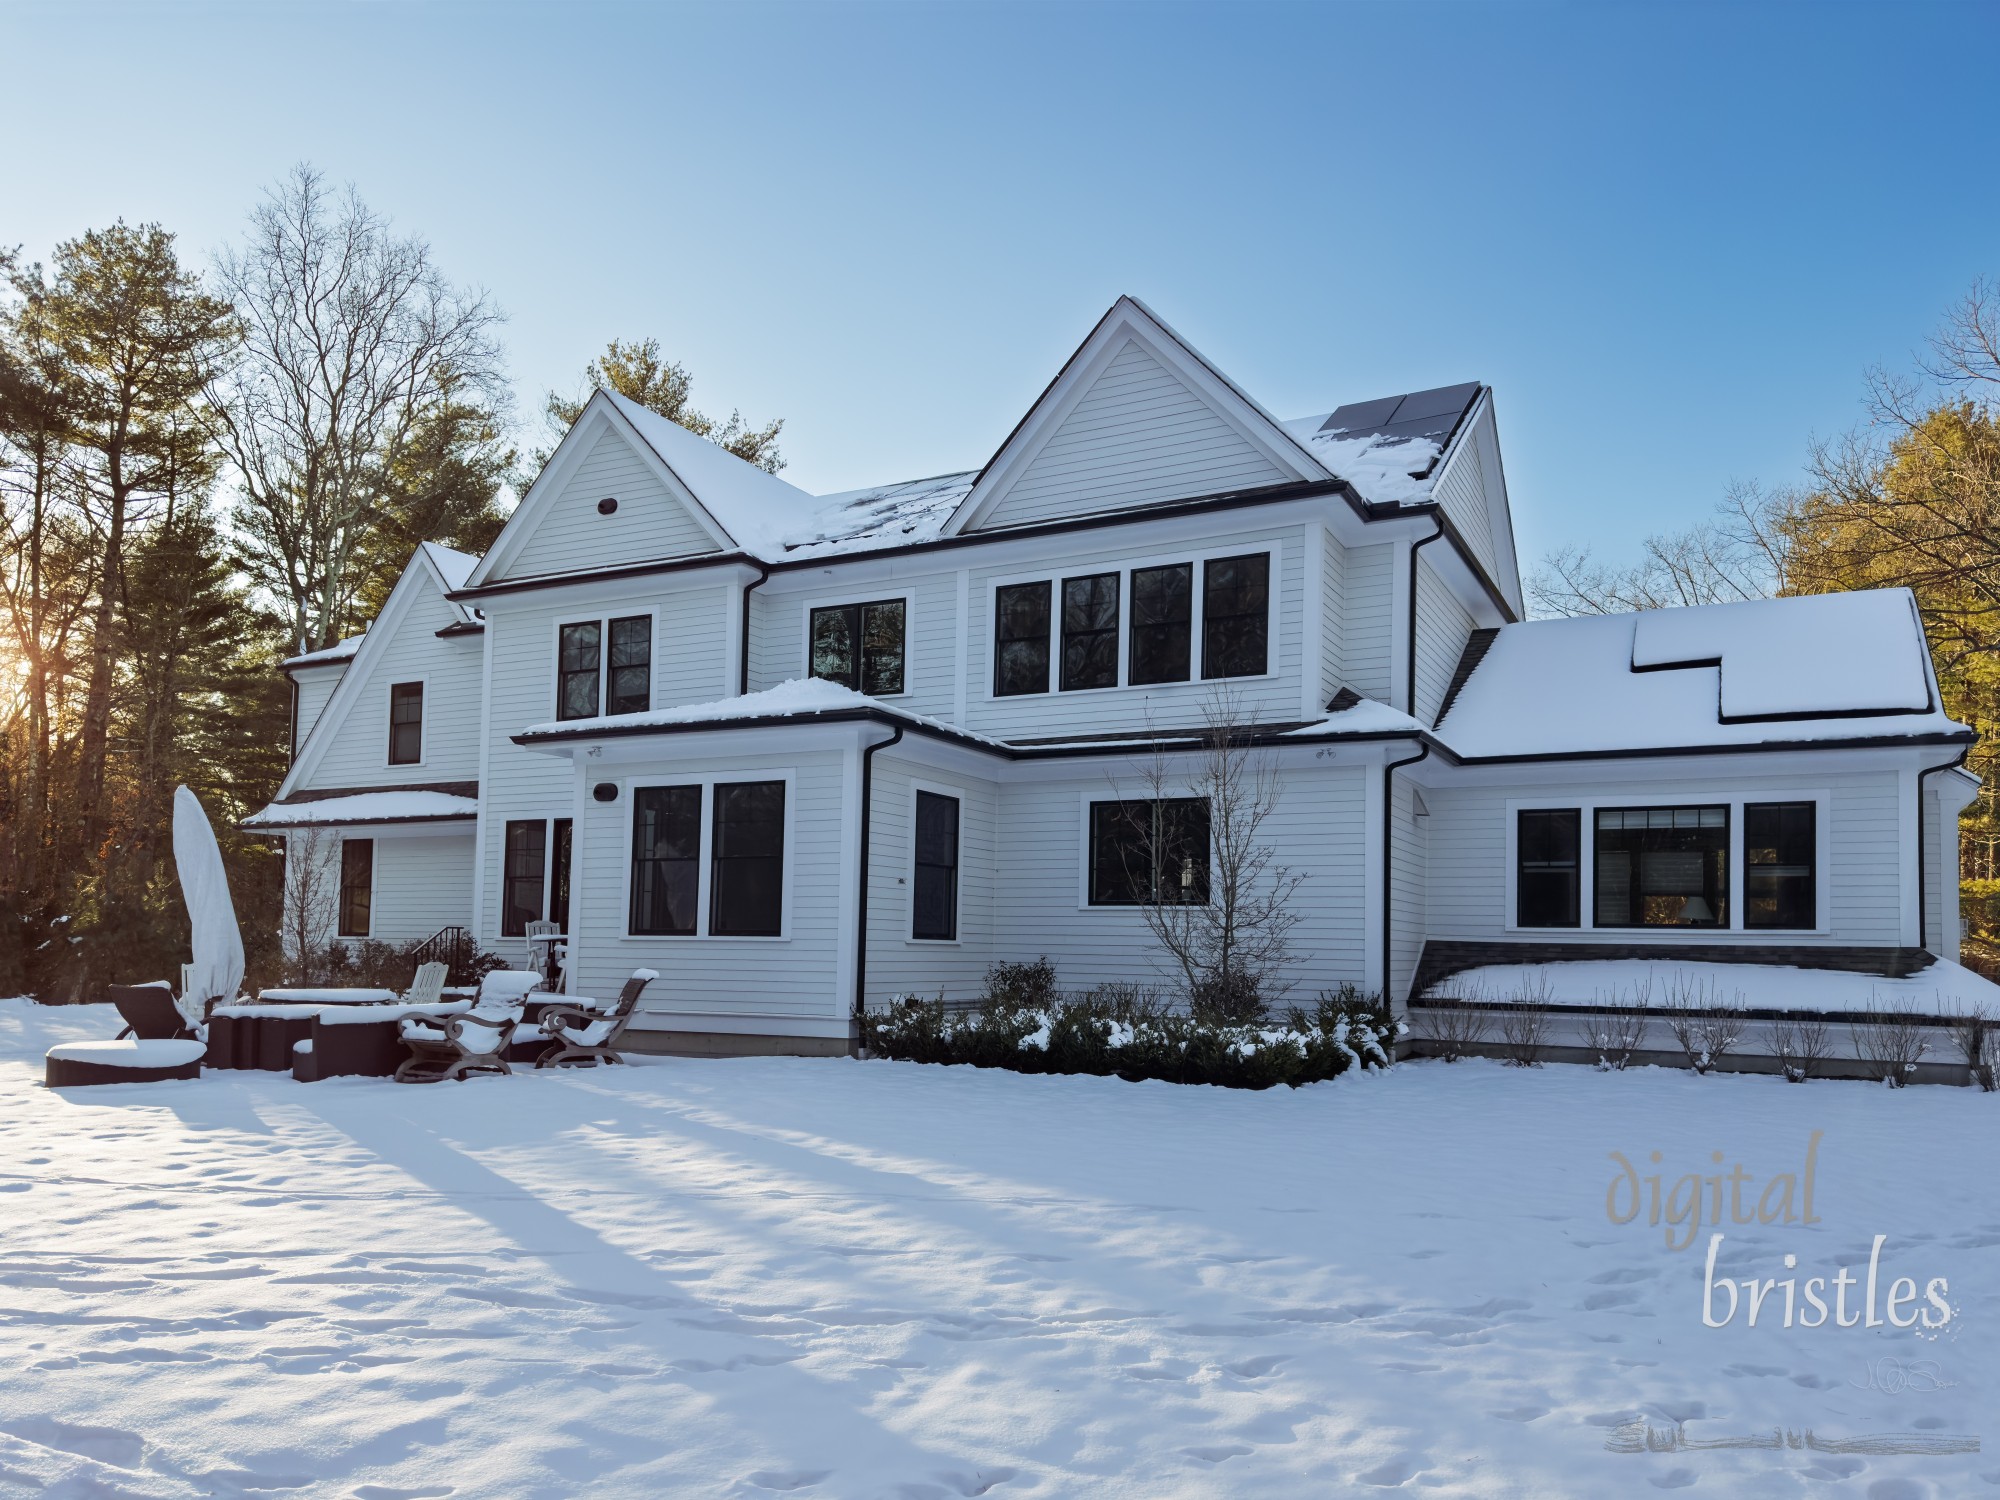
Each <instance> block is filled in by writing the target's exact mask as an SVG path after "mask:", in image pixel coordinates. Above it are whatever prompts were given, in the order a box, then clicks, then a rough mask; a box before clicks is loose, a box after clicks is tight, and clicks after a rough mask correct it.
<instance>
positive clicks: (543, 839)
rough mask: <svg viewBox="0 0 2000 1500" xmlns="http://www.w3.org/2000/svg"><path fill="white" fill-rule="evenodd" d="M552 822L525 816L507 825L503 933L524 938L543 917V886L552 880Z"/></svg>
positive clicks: (502, 885)
mask: <svg viewBox="0 0 2000 1500" xmlns="http://www.w3.org/2000/svg"><path fill="white" fill-rule="evenodd" d="M548 827H549V825H548V823H547V822H546V821H545V820H544V819H541V818H521V819H516V820H514V821H511V822H509V823H508V824H507V830H506V838H505V841H504V843H503V845H502V852H501V859H502V861H503V867H502V869H501V872H500V936H502V937H520V936H522V935H523V934H525V933H526V932H527V930H528V924H529V923H530V922H539V921H541V920H542V887H543V885H544V884H545V883H546V882H547V879H548Z"/></svg>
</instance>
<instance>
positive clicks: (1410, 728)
mask: <svg viewBox="0 0 2000 1500" xmlns="http://www.w3.org/2000/svg"><path fill="white" fill-rule="evenodd" d="M1423 728H1424V726H1423V725H1422V724H1420V723H1418V722H1417V721H1416V720H1415V719H1413V718H1411V717H1410V716H1409V715H1408V714H1406V713H1404V712H1403V711H1402V710H1401V709H1400V708H1391V707H1390V706H1389V705H1388V704H1386V703H1378V702H1376V701H1375V699H1373V698H1363V699H1360V700H1359V701H1358V702H1356V703H1355V704H1354V705H1353V706H1352V707H1350V708H1343V709H1341V710H1339V711H1338V712H1335V713H1330V714H1328V715H1327V716H1326V717H1325V718H1323V719H1318V720H1315V721H1314V722H1313V723H1311V724H1301V725H1300V726H1299V727H1298V728H1296V729H1287V730H1286V731H1285V732H1284V733H1283V734H1282V735H1281V736H1280V738H1282V739H1292V738H1298V739H1322V738H1324V737H1326V736H1328V735H1338V734H1418V733H1421V732H1422V731H1423Z"/></svg>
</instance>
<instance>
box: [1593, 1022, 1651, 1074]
mask: <svg viewBox="0 0 2000 1500" xmlns="http://www.w3.org/2000/svg"><path fill="white" fill-rule="evenodd" d="M1651 1029H1652V1023H1651V1021H1650V1020H1649V1019H1648V1018H1647V1017H1646V1016H1644V1015H1640V1014H1636V1013H1633V1012H1623V1011H1621V1012H1614V1013H1611V1014H1608V1015H1601V1016H1591V1017H1589V1018H1587V1019H1586V1020H1585V1021H1584V1023H1583V1044H1584V1046H1586V1047H1588V1048H1589V1049H1590V1050H1591V1051H1592V1052H1595V1053H1596V1054H1597V1066H1598V1068H1599V1070H1600V1071H1602V1072H1606V1073H1622V1072H1624V1071H1625V1069H1626V1068H1628V1067H1630V1066H1631V1063H1632V1054H1633V1053H1634V1052H1637V1051H1638V1050H1639V1049H1640V1048H1641V1047H1642V1046H1644V1045H1645V1041H1646V1033H1647V1032H1648V1031H1649V1030H1651Z"/></svg>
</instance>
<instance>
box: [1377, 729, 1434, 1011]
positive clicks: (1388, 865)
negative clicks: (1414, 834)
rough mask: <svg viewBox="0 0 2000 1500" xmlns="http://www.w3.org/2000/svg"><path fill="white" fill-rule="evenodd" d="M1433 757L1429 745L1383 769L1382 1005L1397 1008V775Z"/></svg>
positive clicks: (1421, 746) (1393, 761) (1424, 745)
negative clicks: (1406, 768) (1394, 938)
mask: <svg viewBox="0 0 2000 1500" xmlns="http://www.w3.org/2000/svg"><path fill="white" fill-rule="evenodd" d="M1430 753H1431V747H1430V745H1429V744H1428V743H1425V744H1422V745H1419V746H1418V747H1417V753H1416V754H1415V755H1406V756H1404V757H1403V758H1402V759H1401V760H1392V761H1390V762H1389V763H1388V764H1387V765H1385V766H1383V767H1382V1003H1383V1004H1384V1005H1387V1006H1389V1007H1391V1009H1392V1011H1393V1008H1394V1006H1395V1003H1396V1002H1395V999H1394V992H1395V976H1396V953H1395V947H1394V944H1393V943H1392V942H1391V939H1392V938H1393V937H1394V935H1395V913H1396V897H1395V875H1396V799H1395V796H1394V795H1393V794H1394V792H1395V790H1396V772H1397V771H1398V770H1399V769H1400V768H1402V767H1404V766H1413V765H1415V764H1416V763H1417V762H1418V761H1420V760H1423V759H1425V758H1426V757H1428V756H1429V755H1430Z"/></svg>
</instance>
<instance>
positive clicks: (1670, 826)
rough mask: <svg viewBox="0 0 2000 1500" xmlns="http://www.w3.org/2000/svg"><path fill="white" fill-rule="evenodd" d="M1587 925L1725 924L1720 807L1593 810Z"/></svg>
mask: <svg viewBox="0 0 2000 1500" xmlns="http://www.w3.org/2000/svg"><path fill="white" fill-rule="evenodd" d="M1596 823H1597V830H1596V841H1595V846H1594V847H1593V849H1592V851H1591V857H1592V861H1593V865H1594V872H1593V877H1592V880H1593V884H1594V885H1595V887H1596V890H1595V912H1594V920H1595V925H1596V926H1598V927H1727V926H1728V925H1729V809H1728V808H1727V807H1600V808H1598V809H1597V814H1596Z"/></svg>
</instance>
